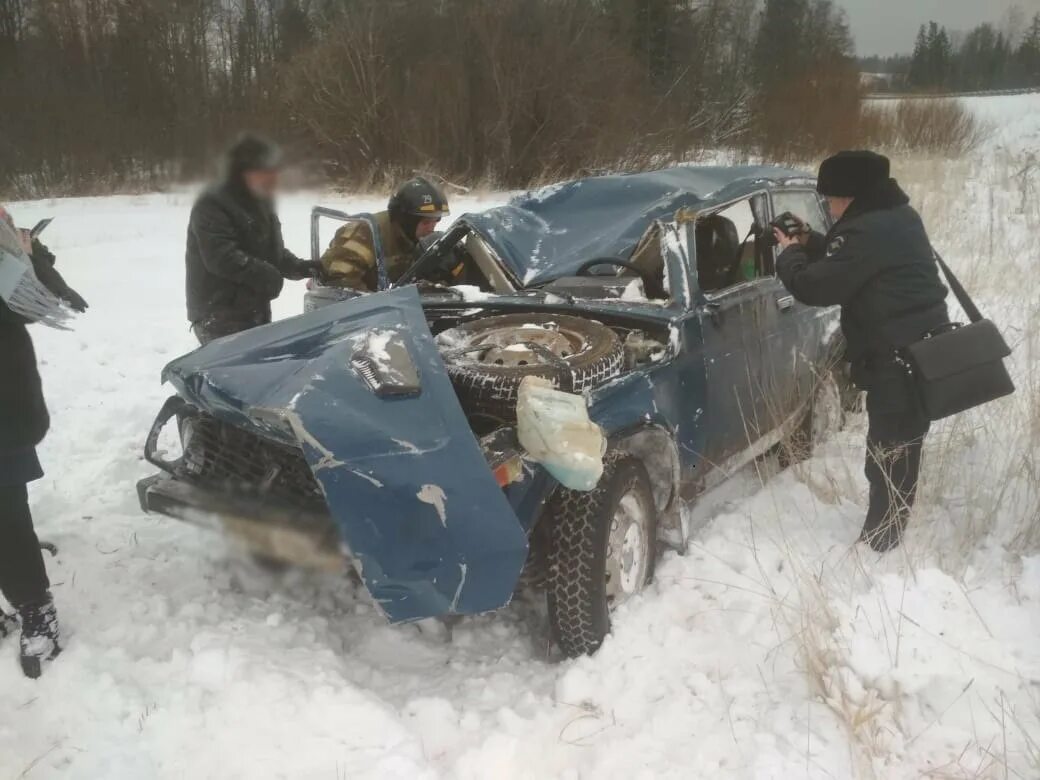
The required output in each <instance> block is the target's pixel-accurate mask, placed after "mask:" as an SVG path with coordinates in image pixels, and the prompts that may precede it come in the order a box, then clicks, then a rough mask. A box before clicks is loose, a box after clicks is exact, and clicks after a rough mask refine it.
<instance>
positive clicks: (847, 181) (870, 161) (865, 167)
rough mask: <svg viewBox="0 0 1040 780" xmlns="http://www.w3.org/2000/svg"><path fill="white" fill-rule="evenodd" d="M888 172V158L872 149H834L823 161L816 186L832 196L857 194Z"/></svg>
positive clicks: (874, 185) (885, 178) (870, 188)
mask: <svg viewBox="0 0 1040 780" xmlns="http://www.w3.org/2000/svg"><path fill="white" fill-rule="evenodd" d="M891 174H892V164H891V163H890V162H889V159H888V158H887V157H885V156H884V155H881V154H876V153H875V152H866V151H855V152H838V153H837V154H836V155H834V156H833V157H829V158H828V159H826V160H824V161H823V165H821V166H820V175H819V176H818V177H817V180H816V190H817V191H818V192H819V193H820V194H821V195H827V196H830V197H834V198H858V197H860V196H861V195H866V194H867V193H869V192H871V191H873V190H875V189H877V187H879V186H880V185H881V184H883V183H884V182H886V181H888V179H889V177H890V176H891Z"/></svg>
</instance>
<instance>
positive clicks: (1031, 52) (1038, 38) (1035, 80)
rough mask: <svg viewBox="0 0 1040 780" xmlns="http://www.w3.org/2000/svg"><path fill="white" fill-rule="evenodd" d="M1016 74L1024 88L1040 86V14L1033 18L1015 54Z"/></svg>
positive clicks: (1019, 83)
mask: <svg viewBox="0 0 1040 780" xmlns="http://www.w3.org/2000/svg"><path fill="white" fill-rule="evenodd" d="M1014 63H1015V72H1016V75H1017V81H1018V84H1016V86H1022V87H1037V86H1040V13H1038V14H1037V15H1036V16H1034V17H1033V21H1032V23H1031V24H1030V25H1029V27H1028V28H1027V30H1026V33H1025V36H1023V38H1022V43H1021V45H1019V47H1018V51H1016V52H1015V59H1014Z"/></svg>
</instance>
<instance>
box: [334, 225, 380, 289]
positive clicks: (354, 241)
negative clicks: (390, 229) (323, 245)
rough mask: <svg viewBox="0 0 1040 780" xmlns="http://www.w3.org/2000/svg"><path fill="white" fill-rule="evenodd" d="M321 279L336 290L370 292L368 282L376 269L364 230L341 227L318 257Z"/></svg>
mask: <svg viewBox="0 0 1040 780" xmlns="http://www.w3.org/2000/svg"><path fill="white" fill-rule="evenodd" d="M321 265H322V268H323V269H324V271H325V277H326V279H328V281H329V283H330V284H333V285H335V286H336V287H348V288H350V289H352V290H358V291H359V292H371V291H372V287H371V285H370V279H371V276H372V272H373V271H374V270H375V267H376V254H375V250H374V249H373V247H372V240H371V237H370V236H369V233H368V226H367V225H365V226H362V225H345V226H344V227H341V228H340V229H339V230H337V231H336V235H335V236H334V237H333V239H332V243H331V244H329V248H328V249H326V250H325V254H324V255H322V256H321Z"/></svg>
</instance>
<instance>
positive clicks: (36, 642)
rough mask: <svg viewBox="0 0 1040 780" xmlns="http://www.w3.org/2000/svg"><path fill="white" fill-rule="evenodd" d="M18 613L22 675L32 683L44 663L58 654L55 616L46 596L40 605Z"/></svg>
mask: <svg viewBox="0 0 1040 780" xmlns="http://www.w3.org/2000/svg"><path fill="white" fill-rule="evenodd" d="M18 613H19V614H20V615H21V618H22V642H21V648H22V672H24V673H25V676H26V677H29V678H31V679H33V680H35V679H36V678H37V677H39V676H40V673H41V672H42V671H43V662H44V661H50V660H52V659H54V658H57V656H58V653H60V652H61V644H60V636H59V631H58V612H57V610H56V609H55V608H54V599H52V598H51V595H50V594H49V593H48V594H47V597H46V598H45V599H44V600H43V601H38V602H36V603H35V604H26V605H23V606H22V607H19V609H18Z"/></svg>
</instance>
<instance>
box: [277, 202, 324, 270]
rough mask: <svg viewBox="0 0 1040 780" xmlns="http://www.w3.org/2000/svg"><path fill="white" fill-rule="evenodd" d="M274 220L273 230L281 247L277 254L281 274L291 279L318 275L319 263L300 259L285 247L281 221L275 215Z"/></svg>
mask: <svg viewBox="0 0 1040 780" xmlns="http://www.w3.org/2000/svg"><path fill="white" fill-rule="evenodd" d="M275 220H276V221H275V230H277V231H278V245H279V246H280V247H281V248H282V251H281V254H279V256H278V270H280V271H281V272H282V276H284V277H285V278H286V279H292V280H293V281H299V280H300V279H310V278H311V277H313V276H318V275H319V274H320V273H321V263H314V262H311V261H310V260H301V259H300V258H298V257H297V256H296V255H295V254H293V253H292V252H290V251H289V250H288V249H286V248H285V239H284V238H283V237H282V223H281V221H279V220H278V218H277V217H275Z"/></svg>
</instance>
